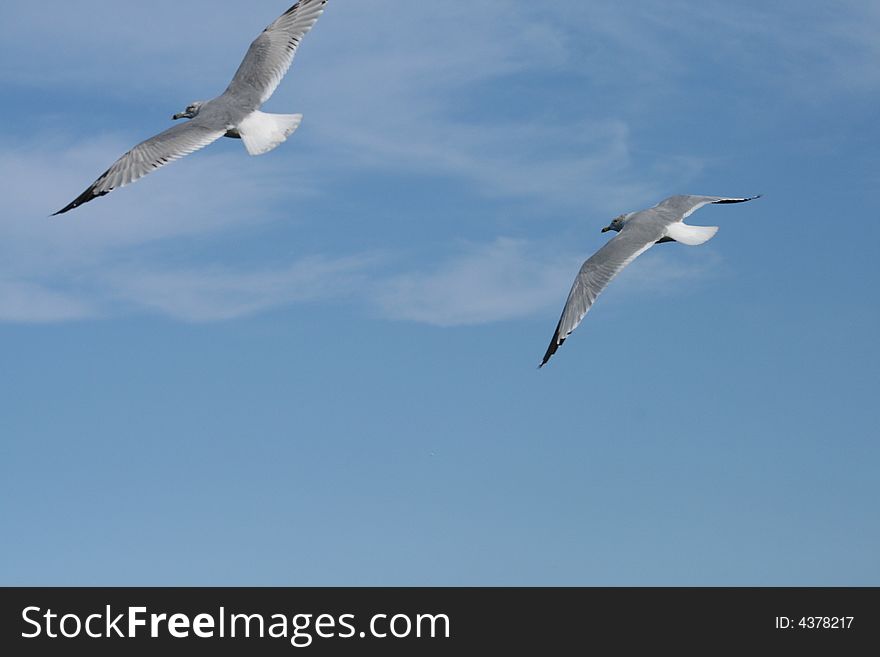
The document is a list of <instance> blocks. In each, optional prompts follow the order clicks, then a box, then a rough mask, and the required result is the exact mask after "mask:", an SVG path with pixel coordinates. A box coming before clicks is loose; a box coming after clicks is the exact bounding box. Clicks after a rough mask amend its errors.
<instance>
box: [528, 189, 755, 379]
mask: <svg viewBox="0 0 880 657" xmlns="http://www.w3.org/2000/svg"><path fill="white" fill-rule="evenodd" d="M756 198H760V194H759V195H758V196H751V197H749V198H726V197H723V196H690V195H679V196H670V197H669V198H667V199H666V200H664V201H661V202H660V203H658V204H657V205H655V206H654V207H653V208H648V209H647V210H639V211H638V212H630V213H629V214H622V215H620V216H619V217H617V218H615V219H614V221H612V222H611V223H610V224H609V225H608V226H606V227H605V228H603V229H602V232H603V233H607V232H608V231H612V230H613V231H616V232H617V235H615V236H614V237H613V238H612V239H611V240H610V241H608V242H607V243H606V244H605V246H603V247H602V248H601V249H599V250H598V251H596V253H594V254H593V255H592V256H591V257H590V258H589V259H588V260H587V261H586V262H585V263H584V264H583V265H582V266H581V269H580V271H579V272H578V275H577V278H575V280H574V284H573V285H572V286H571V291H570V292H569V293H568V300H567V301H566V302H565V307H564V308H563V309H562V317H560V318H559V324H557V325H556V332H555V333H554V334H553V339H552V340H551V341H550V346H549V347H547V353H545V354H544V359H543V360H542V361H541V364H540V365H539V366H538V367H539V368H540V367H543V366H544V365H546V364H547V361H548V360H550V357H551V356H552V355H553V354H555V353H556V350H557V349H559V347H560V345H562V343H563V342H565V339H566V338H567V337H568V336H569V335H571V333H572V331H574V330H575V329H576V328H577V326H578V324H580V323H581V320H582V319H583V318H584V315H586V314H587V311H589V310H590V307H591V306H592V305H593V302H594V301H596V297H598V296H599V294H601V293H602V290H604V289H605V286H607V285H608V283H610V282H611V279H612V278H614V277H615V276H617V274H619V273H620V272H621V270H623V268H624V267H626V266H627V265H628V264H629V263H631V262H632V261H633V260H635V259H636V258H637V257H638V256H640V255H641V254H643V253H644V252H645V251H647V250H648V249H650V248H651V247H652V246H654V245H655V244H662V243H665V242H681V243H682V244H687V245H688V246H697V245H698V244H703V243H704V242H708V241H709V240H710V239H712V237H713V236H714V235H715V233H717V232H718V226H691V225H688V224H686V223H684V220H685V219H686V218H687V217H689V216H690V215H692V214H693V213H694V212H696V211H697V210H699V209H700V208H701V207H703V206H704V205H708V204H709V203H713V204H716V205H718V204H723V203H745V202H746V201H753V200H754V199H756Z"/></svg>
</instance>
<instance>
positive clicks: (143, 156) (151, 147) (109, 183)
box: [52, 120, 226, 216]
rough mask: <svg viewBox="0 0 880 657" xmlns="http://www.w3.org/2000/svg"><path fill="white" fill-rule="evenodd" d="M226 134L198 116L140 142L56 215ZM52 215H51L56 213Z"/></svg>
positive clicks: (141, 176) (223, 130) (224, 130)
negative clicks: (210, 126) (202, 123)
mask: <svg viewBox="0 0 880 657" xmlns="http://www.w3.org/2000/svg"><path fill="white" fill-rule="evenodd" d="M224 134H226V129H225V128H224V129H220V130H218V129H216V128H209V127H206V126H203V125H201V124H200V123H199V122H198V120H194V121H188V122H186V123H182V124H180V125H176V126H174V127H172V128H169V129H168V130H166V131H165V132H160V133H159V134H158V135H156V136H154V137H150V138H149V139H147V140H146V141H143V142H141V143H140V144H138V145H137V146H135V147H134V148H132V149H131V150H130V151H128V152H127V153H126V154H125V155H123V156H122V157H120V158H119V159H118V160H116V162H114V163H113V166H111V167H110V168H109V169H107V170H106V171H105V172H104V173H102V174H101V176H100V177H99V178H98V179H97V180H96V181H95V182H93V183H92V184H91V186H90V187H89V188H88V189H87V190H86V191H84V192H83V193H82V194H80V195H79V196H77V197H76V198H75V199H74V200H73V201H71V202H70V204H68V205H67V206H66V207H65V208H63V209H62V210H59V211H58V212H56V213H55V215H59V214H64V213H65V212H68V211H70V210H73V209H74V208H77V207H79V206H80V205H82V204H83V203H88V202H89V201H91V200H93V199H96V198H98V197H99V196H104V195H105V194H109V193H110V192H112V191H113V190H114V189H116V188H117V187H123V186H125V185H127V184H129V183H132V182H134V181H135V180H138V179H140V178H143V177H144V176H145V175H147V174H148V173H150V172H152V171H155V170H156V169H158V168H159V167H163V166H165V165H166V164H168V163H169V162H173V161H174V160H178V159H180V158H181V157H183V156H184V155H189V154H190V153H192V152H193V151H197V150H199V149H200V148H204V147H205V146H207V145H208V144H210V143H212V142H214V141H216V140H217V139H220V137H222V136H223V135H224ZM55 215H52V216H55Z"/></svg>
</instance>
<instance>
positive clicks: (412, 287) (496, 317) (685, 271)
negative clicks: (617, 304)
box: [372, 238, 719, 326]
mask: <svg viewBox="0 0 880 657" xmlns="http://www.w3.org/2000/svg"><path fill="white" fill-rule="evenodd" d="M598 245H599V243H597V246H598ZM666 248H669V247H666ZM681 248H682V247H679V249H681ZM589 255H591V254H590V253H584V252H581V253H577V252H574V251H573V250H572V249H571V248H570V247H558V246H557V248H556V249H551V248H548V247H547V245H539V244H535V243H532V242H529V241H526V240H521V239H512V238H499V239H497V240H494V241H492V242H489V243H485V244H471V245H468V246H467V247H466V248H465V249H464V250H463V252H462V253H460V254H458V255H456V256H453V257H451V258H449V259H448V260H447V261H445V262H443V263H441V264H440V265H437V266H435V267H433V268H429V269H427V270H426V271H421V272H410V273H406V274H400V275H397V276H393V277H390V278H389V279H387V280H385V281H382V282H381V283H379V284H376V285H374V286H373V289H372V295H373V297H372V298H373V300H374V303H376V304H377V306H378V307H379V308H380V309H381V311H382V312H383V313H384V314H385V315H386V316H387V317H389V318H392V319H398V320H409V321H415V322H420V323H426V324H433V325H436V326H459V325H468V324H486V323H491V322H497V321H503V320H509V319H516V318H520V317H528V316H533V315H536V314H538V313H546V314H547V316H548V317H551V316H553V315H554V313H555V312H559V311H561V309H562V305H563V303H564V301H565V298H566V296H567V295H568V291H569V288H570V287H571V284H572V281H573V280H574V277H575V275H576V274H577V272H578V270H579V269H580V266H581V263H582V262H583V261H584V260H586V258H587V257H588V256H589ZM674 255H675V256H679V257H674V256H673V255H672V254H669V253H667V252H664V251H663V250H662V249H657V250H656V251H655V250H652V251H649V252H648V254H646V255H644V256H642V257H641V258H639V259H638V260H637V261H636V262H634V263H633V264H632V265H631V266H630V267H628V268H627V269H626V270H624V271H623V272H622V273H621V274H620V276H619V277H618V279H616V280H615V281H614V282H613V283H612V285H613V290H614V292H613V294H614V295H615V296H617V297H627V296H629V297H632V298H638V296H639V295H641V294H651V295H656V294H658V293H659V294H663V295H672V294H675V293H676V292H677V291H678V290H681V289H687V288H689V287H692V286H693V285H696V284H698V283H699V282H700V281H702V280H705V279H706V277H707V276H709V275H711V272H712V271H713V270H714V269H717V267H718V265H719V261H718V256H715V255H714V254H713V253H711V252H710V251H708V250H707V251H705V252H704V253H702V254H697V255H696V257H682V256H683V254H682V253H681V252H679V253H676V254H674Z"/></svg>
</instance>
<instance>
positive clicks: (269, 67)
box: [226, 0, 327, 109]
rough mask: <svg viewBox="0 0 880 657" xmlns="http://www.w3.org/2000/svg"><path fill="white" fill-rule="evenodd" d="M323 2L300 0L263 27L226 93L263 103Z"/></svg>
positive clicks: (321, 10)
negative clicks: (267, 25)
mask: <svg viewBox="0 0 880 657" xmlns="http://www.w3.org/2000/svg"><path fill="white" fill-rule="evenodd" d="M326 4H327V0H300V1H299V2H297V3H296V4H295V5H293V7H291V8H290V9H288V10H287V11H286V12H284V13H283V14H282V15H281V16H280V17H279V18H278V19H277V20H276V21H275V22H273V23H272V24H271V25H270V26H269V27H267V28H266V29H265V30H263V33H262V34H260V36H258V37H257V38H256V39H255V40H254V42H253V43H252V44H251V47H250V48H249V49H248V51H247V54H246V55H245V56H244V60H242V62H241V66H239V67H238V71H236V73H235V76H233V78H232V82H231V83H230V85H229V88H228V89H227V90H226V93H229V94H232V95H234V96H236V97H238V98H241V99H245V100H247V101H249V102H250V103H251V104H254V105H256V106H259V105H262V104H263V103H265V102H266V101H267V100H268V99H269V97H270V96H271V95H272V94H273V93H274V92H275V89H277V88H278V85H279V84H280V83H281V79H282V78H283V77H284V74H285V73H287V70H288V69H289V68H290V65H291V64H292V63H293V57H294V55H296V49H297V48H298V47H299V44H300V42H301V41H302V38H303V37H304V36H305V35H306V33H307V32H308V31H309V30H310V29H312V26H313V25H314V24H315V22H317V20H318V17H319V16H320V15H321V14H322V13H323V11H324V5H326ZM255 109H256V107H255Z"/></svg>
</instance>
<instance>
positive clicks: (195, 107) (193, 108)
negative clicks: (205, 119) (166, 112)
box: [171, 100, 203, 121]
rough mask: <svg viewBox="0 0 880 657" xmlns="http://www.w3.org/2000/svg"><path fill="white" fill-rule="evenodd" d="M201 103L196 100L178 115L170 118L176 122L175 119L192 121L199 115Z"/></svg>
mask: <svg viewBox="0 0 880 657" xmlns="http://www.w3.org/2000/svg"><path fill="white" fill-rule="evenodd" d="M202 105H203V103H202V101H200V100H197V101H195V102H192V103H190V104H189V105H187V106H186V109H185V110H183V111H182V112H181V113H180V114H175V115H174V116H172V117H171V118H172V119H173V120H174V121H176V120H177V119H194V118H196V117H197V116H198V115H199V110H200V109H201V108H202Z"/></svg>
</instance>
